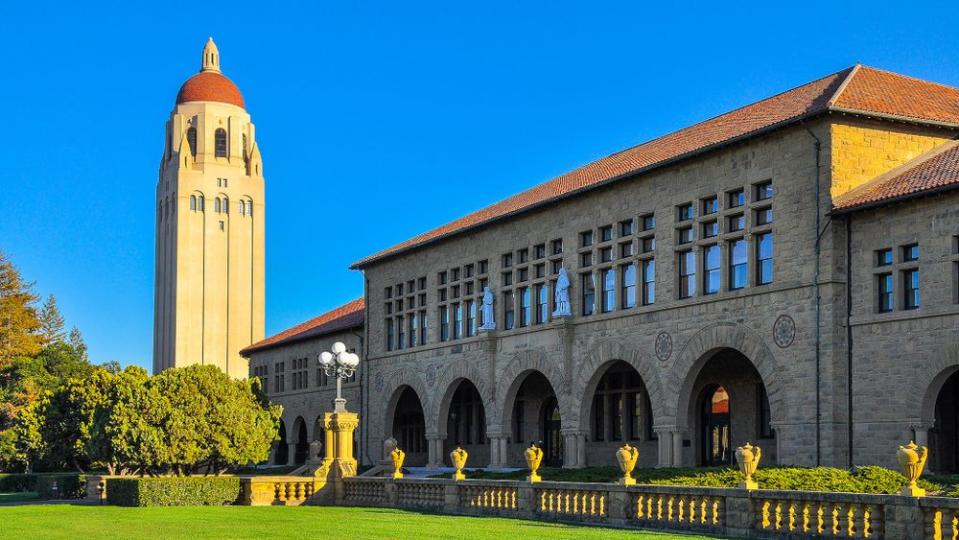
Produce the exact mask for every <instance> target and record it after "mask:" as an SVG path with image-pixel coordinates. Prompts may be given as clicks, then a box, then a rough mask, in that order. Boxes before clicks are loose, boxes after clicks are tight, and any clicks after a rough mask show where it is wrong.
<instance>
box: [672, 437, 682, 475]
mask: <svg viewBox="0 0 959 540" xmlns="http://www.w3.org/2000/svg"><path fill="white" fill-rule="evenodd" d="M671 435H672V438H673V467H682V466H683V432H682V431H680V430H678V429H677V430H674V431H673V432H672V434H671Z"/></svg>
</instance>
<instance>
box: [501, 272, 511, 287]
mask: <svg viewBox="0 0 959 540" xmlns="http://www.w3.org/2000/svg"><path fill="white" fill-rule="evenodd" d="M512 284H513V273H512V272H503V285H504V286H507V287H508V286H510V285H512Z"/></svg>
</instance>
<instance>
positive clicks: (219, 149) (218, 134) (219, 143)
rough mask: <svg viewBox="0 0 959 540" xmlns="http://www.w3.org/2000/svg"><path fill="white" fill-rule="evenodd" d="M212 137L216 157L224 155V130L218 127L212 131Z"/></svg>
mask: <svg viewBox="0 0 959 540" xmlns="http://www.w3.org/2000/svg"><path fill="white" fill-rule="evenodd" d="M213 138H214V145H215V146H214V148H215V151H216V157H226V130H225V129H223V128H218V129H217V130H216V131H215V132H214V134H213Z"/></svg>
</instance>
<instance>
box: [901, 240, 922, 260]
mask: <svg viewBox="0 0 959 540" xmlns="http://www.w3.org/2000/svg"><path fill="white" fill-rule="evenodd" d="M902 260H903V262H909V261H918V260H919V244H909V245H908V246H902Z"/></svg>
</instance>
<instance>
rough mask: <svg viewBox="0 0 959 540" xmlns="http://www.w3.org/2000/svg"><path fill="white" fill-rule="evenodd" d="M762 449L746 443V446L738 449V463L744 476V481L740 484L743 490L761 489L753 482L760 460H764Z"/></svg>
mask: <svg viewBox="0 0 959 540" xmlns="http://www.w3.org/2000/svg"><path fill="white" fill-rule="evenodd" d="M762 455H763V451H762V448H760V447H758V446H753V445H751V444H749V443H748V442H747V443H746V446H740V447H739V448H737V449H736V463H738V464H739V472H741V473H742V475H743V481H742V483H741V484H739V487H741V488H742V489H759V484H757V483H756V481H755V480H753V474H755V473H756V469H757V468H758V467H759V460H760V458H762Z"/></svg>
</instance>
